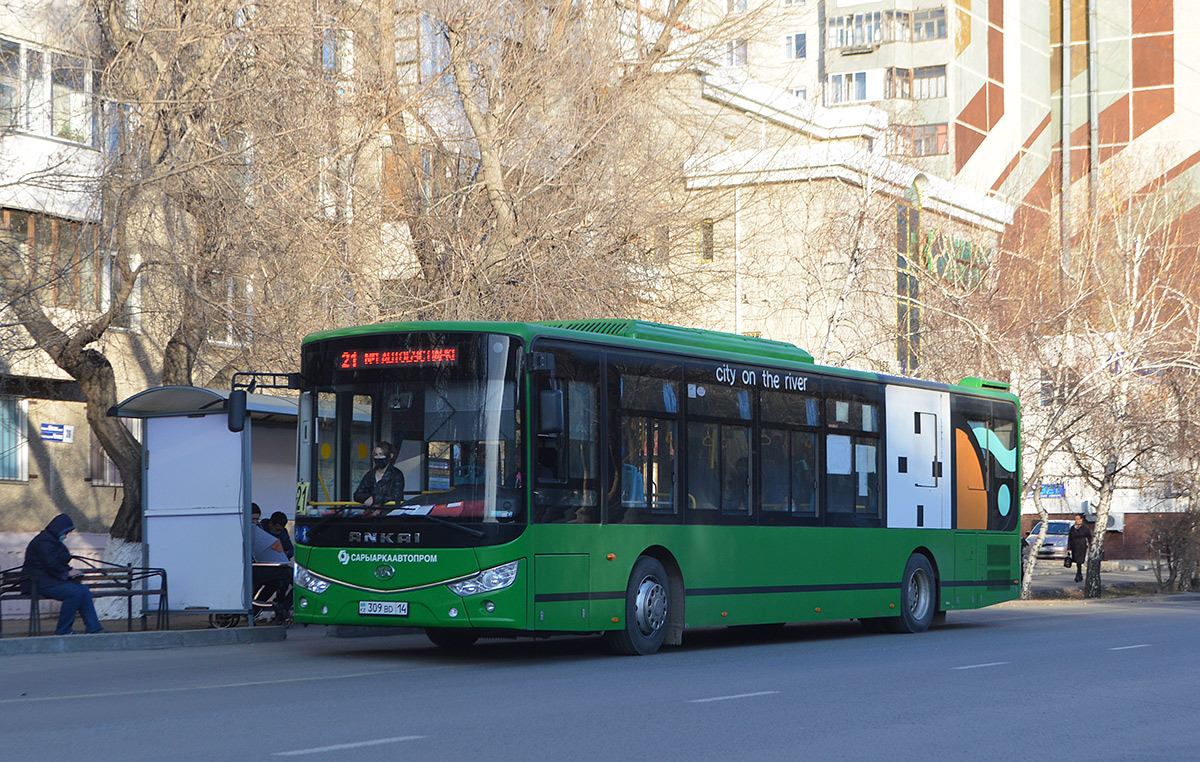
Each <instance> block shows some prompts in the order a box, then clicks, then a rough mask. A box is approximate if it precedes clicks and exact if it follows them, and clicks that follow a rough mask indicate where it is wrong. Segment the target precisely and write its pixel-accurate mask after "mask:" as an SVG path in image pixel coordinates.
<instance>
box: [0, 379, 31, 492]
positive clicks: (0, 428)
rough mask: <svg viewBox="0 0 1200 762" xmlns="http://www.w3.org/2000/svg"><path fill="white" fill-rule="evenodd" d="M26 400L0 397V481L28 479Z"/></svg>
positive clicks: (27, 407) (27, 406) (27, 409)
mask: <svg viewBox="0 0 1200 762" xmlns="http://www.w3.org/2000/svg"><path fill="white" fill-rule="evenodd" d="M28 411H29V402H28V400H22V399H17V398H16V397H7V396H0V480H4V481H18V482H23V481H26V480H28V479H29V438H28V435H27V433H26V432H27V431H28V425H29V423H28Z"/></svg>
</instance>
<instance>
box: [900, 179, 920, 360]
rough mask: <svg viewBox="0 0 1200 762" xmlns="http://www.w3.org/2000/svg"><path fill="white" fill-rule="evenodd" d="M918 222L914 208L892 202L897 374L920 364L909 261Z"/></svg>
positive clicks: (916, 299) (916, 286)
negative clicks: (894, 252) (898, 368)
mask: <svg viewBox="0 0 1200 762" xmlns="http://www.w3.org/2000/svg"><path fill="white" fill-rule="evenodd" d="M920 224H921V213H920V210H919V209H917V207H915V206H913V205H911V204H909V203H907V202H900V203H898V204H896V360H897V361H898V362H899V363H900V372H901V373H912V372H914V371H916V369H917V366H918V365H919V364H920V351H921V304H920V297H921V283H920V281H918V280H917V276H916V274H915V273H914V272H913V269H912V267H911V266H910V264H909V257H910V256H912V255H914V254H916V253H917V234H918V231H919V229H920Z"/></svg>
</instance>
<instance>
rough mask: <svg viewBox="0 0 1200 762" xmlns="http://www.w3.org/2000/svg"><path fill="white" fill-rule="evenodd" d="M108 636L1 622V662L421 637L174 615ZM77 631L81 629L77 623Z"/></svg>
mask: <svg viewBox="0 0 1200 762" xmlns="http://www.w3.org/2000/svg"><path fill="white" fill-rule="evenodd" d="M56 622H57V615H55V616H54V617H46V618H43V619H42V632H43V633H53V632H54V626H55V624H56ZM103 624H104V627H105V629H106V630H107V632H104V633H102V634H99V635H84V634H76V635H53V634H51V635H45V634H43V635H41V636H38V637H29V634H28V633H29V626H28V620H26V619H24V618H21V619H5V620H3V621H2V622H0V626H2V628H3V629H2V631H3V633H4V637H3V638H0V657H3V656H7V655H11V654H44V653H77V652H81V651H136V650H149V649H157V648H185V647H188V646H229V645H239V644H244V643H274V642H278V641H281V640H287V639H288V638H298V639H304V638H324V637H329V638H370V637H382V636H386V635H407V634H412V633H416V632H420V630H419V629H417V628H414V627H349V626H341V625H339V626H331V627H326V626H323V625H301V624H293V625H291V627H280V626H278V625H272V624H266V625H258V626H255V627H249V626H247V625H246V621H245V618H243V619H242V621H241V623H239V625H238V626H237V627H231V628H229V629H225V630H218V629H215V628H213V627H211V626H210V625H209V623H208V614H191V613H188V614H172V615H171V629H169V630H153V629H150V630H146V631H145V632H143V631H142V630H141V629H139V628H140V627H141V622H140V621H138V620H136V619H135V620H134V623H133V631H132V632H126V631H125V620H124V619H114V620H108V621H105V622H104V623H103ZM75 626H76V627H77V628H78V627H80V626H81V624H80V622H78V621H76V623H75Z"/></svg>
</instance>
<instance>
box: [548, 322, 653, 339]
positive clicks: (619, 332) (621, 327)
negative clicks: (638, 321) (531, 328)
mask: <svg viewBox="0 0 1200 762" xmlns="http://www.w3.org/2000/svg"><path fill="white" fill-rule="evenodd" d="M632 322H634V321H632V320H543V321H541V322H539V323H538V324H537V325H547V326H550V327H551V328H565V329H567V330H568V331H586V332H587V333H603V334H605V335H608V336H625V335H626V334H625V328H626V326H628V325H629V324H630V323H632Z"/></svg>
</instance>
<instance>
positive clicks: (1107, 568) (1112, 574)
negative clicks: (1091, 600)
mask: <svg viewBox="0 0 1200 762" xmlns="http://www.w3.org/2000/svg"><path fill="white" fill-rule="evenodd" d="M1100 584H1101V585H1102V587H1103V590H1104V596H1109V595H1114V596H1129V595H1157V594H1158V581H1157V580H1156V579H1155V578H1154V564H1153V563H1152V562H1150V561H1101V562H1100ZM1030 591H1031V594H1032V597H1033V598H1041V599H1046V598H1061V599H1075V598H1082V597H1083V583H1082V582H1076V581H1075V568H1074V567H1071V568H1070V569H1068V568H1066V567H1064V566H1063V562H1062V561H1061V560H1055V559H1049V558H1043V559H1038V562H1037V565H1036V566H1035V567H1034V570H1033V581H1032V583H1031V585H1030Z"/></svg>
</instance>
